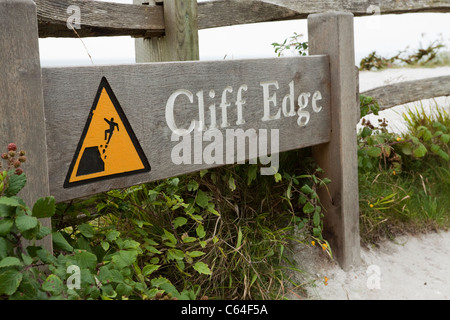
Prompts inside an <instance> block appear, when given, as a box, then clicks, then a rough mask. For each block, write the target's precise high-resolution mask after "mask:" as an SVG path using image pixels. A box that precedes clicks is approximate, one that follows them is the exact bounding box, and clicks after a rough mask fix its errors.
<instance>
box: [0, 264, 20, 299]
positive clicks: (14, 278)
mask: <svg viewBox="0 0 450 320" xmlns="http://www.w3.org/2000/svg"><path fill="white" fill-rule="evenodd" d="M22 278H23V274H22V273H21V272H20V271H18V270H15V269H11V270H7V271H5V272H3V273H1V274H0V295H1V294H6V295H12V294H14V292H16V290H17V288H18V287H19V285H20V283H21V282H22Z"/></svg>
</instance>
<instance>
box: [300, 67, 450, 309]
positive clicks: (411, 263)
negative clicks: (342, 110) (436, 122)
mask: <svg viewBox="0 0 450 320" xmlns="http://www.w3.org/2000/svg"><path fill="white" fill-rule="evenodd" d="M446 74H450V67H443V68H435V69H391V70H386V71H382V72H361V74H360V89H361V91H364V90H368V89H371V88H374V87H377V86H382V85H385V84H388V83H394V82H399V81H408V80H415V79H421V78H426V77H434V76H440V75H446ZM437 101H438V102H439V103H440V104H441V105H445V106H446V109H447V110H448V111H450V98H449V97H447V98H445V97H444V98H439V99H438V100H437ZM428 102H429V101H423V102H422V103H423V104H424V105H428ZM411 105H414V104H408V106H411ZM416 105H417V103H416ZM431 105H433V104H431ZM403 110H405V106H399V107H396V108H393V109H391V110H387V111H385V112H383V113H382V114H381V115H380V117H386V118H387V119H388V120H389V121H390V124H391V125H390V129H391V130H393V131H401V130H402V128H403V127H402V117H401V112H402V111H403ZM375 119H376V117H375ZM374 123H376V120H375V121H374ZM449 196H450V195H449ZM297 249H298V251H297V252H296V255H295V259H296V260H297V261H298V263H299V265H300V266H302V268H303V269H304V270H306V272H307V273H306V275H304V276H302V277H301V278H300V279H298V280H299V281H301V282H305V281H310V282H311V283H313V284H314V285H313V286H312V287H311V288H310V289H309V295H310V298H311V299H327V300H330V299H333V300H335V299H345V300H346V299H350V300H356V299H371V300H378V299H402V300H403V299H408V300H410V299H420V300H424V299H450V232H444V231H442V232H439V233H430V234H426V235H421V236H401V237H398V238H397V239H395V242H394V241H384V242H382V243H380V244H379V246H378V247H376V248H375V247H374V248H361V260H362V261H361V264H360V265H359V266H357V267H353V268H352V269H351V270H350V271H348V272H344V271H343V270H342V269H341V268H340V267H339V266H338V265H337V264H336V263H335V262H334V261H331V260H330V259H329V257H328V256H327V255H326V254H325V253H323V252H322V250H321V249H320V248H318V247H312V246H307V247H305V246H302V247H298V248H297ZM324 277H327V278H328V281H327V285H325V283H324Z"/></svg>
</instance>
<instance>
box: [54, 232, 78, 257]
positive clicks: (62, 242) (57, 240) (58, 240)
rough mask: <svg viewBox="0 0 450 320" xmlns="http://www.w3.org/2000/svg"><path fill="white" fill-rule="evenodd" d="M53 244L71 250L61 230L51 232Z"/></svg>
mask: <svg viewBox="0 0 450 320" xmlns="http://www.w3.org/2000/svg"><path fill="white" fill-rule="evenodd" d="M52 240H53V245H54V246H55V247H57V248H59V249H61V250H64V251H68V252H73V247H72V246H71V245H70V244H69V242H67V240H66V238H64V236H63V235H62V233H61V232H53V233H52Z"/></svg>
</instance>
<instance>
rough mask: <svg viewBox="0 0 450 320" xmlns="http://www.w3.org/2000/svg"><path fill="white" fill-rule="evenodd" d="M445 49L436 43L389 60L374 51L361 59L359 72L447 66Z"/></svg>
mask: <svg viewBox="0 0 450 320" xmlns="http://www.w3.org/2000/svg"><path fill="white" fill-rule="evenodd" d="M443 48H445V46H444V45H443V44H442V43H441V42H439V41H434V42H432V43H430V44H429V45H428V46H427V47H426V48H422V47H419V48H418V49H417V50H416V51H415V52H408V51H407V50H402V51H400V52H399V53H397V54H396V55H394V56H392V57H389V58H386V57H382V56H380V55H378V54H377V52H376V51H373V52H371V53H370V54H369V55H368V56H367V57H364V58H363V59H361V62H360V64H359V70H368V71H370V70H381V69H385V68H392V67H403V66H435V65H441V64H443V65H446V64H447V63H448V59H446V58H445V55H443V53H441V50H442V49H443ZM440 54H441V55H440Z"/></svg>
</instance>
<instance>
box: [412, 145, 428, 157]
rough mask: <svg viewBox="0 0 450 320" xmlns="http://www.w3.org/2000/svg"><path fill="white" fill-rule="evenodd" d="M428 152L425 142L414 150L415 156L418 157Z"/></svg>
mask: <svg viewBox="0 0 450 320" xmlns="http://www.w3.org/2000/svg"><path fill="white" fill-rule="evenodd" d="M426 153H427V148H425V146H424V145H423V144H421V143H420V144H419V146H418V147H417V148H416V149H414V151H413V156H414V157H416V158H422V157H424V156H425V155H426Z"/></svg>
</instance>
